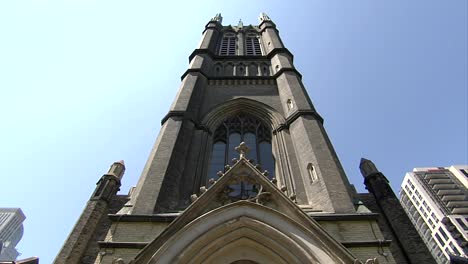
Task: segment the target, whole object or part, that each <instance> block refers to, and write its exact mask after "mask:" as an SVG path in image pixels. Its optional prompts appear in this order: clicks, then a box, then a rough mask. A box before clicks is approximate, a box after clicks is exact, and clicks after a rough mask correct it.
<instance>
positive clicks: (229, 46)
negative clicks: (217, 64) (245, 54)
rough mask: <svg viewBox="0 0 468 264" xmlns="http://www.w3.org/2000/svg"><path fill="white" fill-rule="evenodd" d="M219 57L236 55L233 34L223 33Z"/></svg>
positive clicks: (234, 36)
mask: <svg viewBox="0 0 468 264" xmlns="http://www.w3.org/2000/svg"><path fill="white" fill-rule="evenodd" d="M219 55H224V56H232V55H236V35H235V34H234V33H225V34H224V36H223V39H222V40H221V47H220V49H219Z"/></svg>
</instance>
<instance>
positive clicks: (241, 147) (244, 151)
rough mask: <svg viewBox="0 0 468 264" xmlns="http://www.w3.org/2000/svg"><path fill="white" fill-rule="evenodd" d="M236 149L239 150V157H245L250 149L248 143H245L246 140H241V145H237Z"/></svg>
mask: <svg viewBox="0 0 468 264" xmlns="http://www.w3.org/2000/svg"><path fill="white" fill-rule="evenodd" d="M234 149H235V150H236V151H237V152H239V156H240V158H239V159H242V158H245V154H247V152H249V150H250V149H249V147H247V144H245V142H241V143H240V144H239V146H237V147H235V148H234Z"/></svg>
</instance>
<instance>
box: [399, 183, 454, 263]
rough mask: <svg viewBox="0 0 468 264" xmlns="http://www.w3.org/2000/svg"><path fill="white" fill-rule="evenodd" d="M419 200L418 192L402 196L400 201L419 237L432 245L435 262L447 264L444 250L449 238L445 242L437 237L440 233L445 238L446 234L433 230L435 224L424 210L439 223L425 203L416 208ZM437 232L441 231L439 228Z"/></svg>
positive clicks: (446, 255)
mask: <svg viewBox="0 0 468 264" xmlns="http://www.w3.org/2000/svg"><path fill="white" fill-rule="evenodd" d="M420 199H422V196H421V195H420V193H419V192H417V193H416V192H415V193H414V194H413V195H412V196H408V195H405V194H404V195H403V199H402V200H403V201H405V202H404V203H402V205H404V206H403V207H404V208H405V209H406V210H407V212H409V215H410V220H411V222H412V223H413V224H414V226H415V227H416V230H417V231H418V233H419V234H420V235H421V237H423V238H424V239H425V240H426V241H428V243H429V244H430V245H432V246H431V252H432V253H433V255H434V257H435V258H436V259H437V261H438V262H439V263H447V261H448V259H449V256H448V254H447V253H446V250H445V249H446V247H448V245H447V242H446V241H448V239H449V238H448V237H447V240H444V239H443V238H442V237H441V235H439V232H440V233H441V234H442V236H443V237H444V238H446V233H444V232H441V231H439V232H437V230H436V229H435V227H436V226H435V224H434V223H433V221H432V220H431V219H430V217H429V215H428V213H426V210H428V211H429V213H430V214H431V217H432V218H434V220H435V221H436V222H439V220H438V219H437V217H436V215H435V214H434V213H433V212H430V207H429V206H428V205H427V203H423V204H421V206H418V205H419V204H420V202H419V200H420ZM415 205H416V206H415ZM428 207H429V208H428ZM421 215H424V216H425V218H424V217H421ZM439 230H442V229H440V228H439ZM432 234H434V235H432ZM434 237H435V238H436V239H437V242H438V243H437V242H436V239H434ZM434 249H435V250H434Z"/></svg>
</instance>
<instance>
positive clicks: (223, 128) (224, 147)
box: [207, 113, 275, 196]
mask: <svg viewBox="0 0 468 264" xmlns="http://www.w3.org/2000/svg"><path fill="white" fill-rule="evenodd" d="M240 142H245V143H246V145H247V146H248V147H249V149H250V151H249V153H248V154H247V155H246V156H247V158H248V159H253V160H255V161H256V162H258V163H259V164H260V165H261V167H262V169H263V170H267V171H268V172H269V174H268V178H270V179H272V178H273V177H274V166H275V165H274V160H273V155H272V148H271V130H270V129H269V128H268V127H267V126H266V125H265V124H264V123H263V122H261V121H260V120H258V119H256V118H255V117H252V116H250V115H248V114H243V113H240V114H237V115H234V116H231V117H228V118H226V119H225V120H224V121H223V122H222V123H221V124H220V125H219V126H218V128H217V129H216V130H215V132H214V134H213V147H212V152H211V161H210V164H209V167H208V177H207V178H208V179H210V178H214V179H217V178H218V176H217V172H218V171H224V166H225V165H226V164H229V163H230V161H231V160H232V159H233V158H236V157H238V153H237V152H236V151H235V147H236V146H238V145H239V144H240ZM230 188H231V189H232V192H231V194H230V195H232V196H244V195H247V196H248V195H251V194H253V193H255V192H256V188H257V187H256V186H254V185H251V184H245V183H240V184H236V185H232V186H230Z"/></svg>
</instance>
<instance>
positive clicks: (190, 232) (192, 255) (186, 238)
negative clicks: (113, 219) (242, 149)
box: [132, 154, 356, 263]
mask: <svg viewBox="0 0 468 264" xmlns="http://www.w3.org/2000/svg"><path fill="white" fill-rule="evenodd" d="M220 176H221V177H220V178H219V179H218V181H216V182H214V183H213V184H212V186H210V187H209V188H208V189H207V190H206V191H205V189H204V188H203V187H202V188H201V190H202V191H203V193H202V194H201V196H200V197H198V198H196V196H193V198H196V199H194V202H193V203H192V204H191V205H190V206H189V207H188V208H187V209H186V210H185V211H184V212H183V213H182V214H181V215H180V216H179V217H177V218H176V219H175V220H174V222H172V223H171V224H170V225H169V226H168V227H167V229H166V230H165V231H164V232H163V233H161V235H159V236H158V237H157V238H156V239H155V240H154V241H152V242H151V243H150V244H148V245H147V246H146V247H145V248H144V249H143V250H142V251H141V252H140V253H139V254H138V256H137V257H136V258H135V260H134V261H133V262H132V263H187V261H189V262H190V263H201V262H203V263H210V262H212V263H215V262H216V256H218V257H220V256H221V255H222V257H223V260H224V258H231V260H232V261H235V260H236V259H237V258H242V257H241V256H236V254H239V253H238V252H237V251H242V252H244V254H247V255H248V257H249V258H252V260H254V259H255V258H256V257H258V258H260V259H265V258H270V257H271V258H272V259H275V260H278V263H288V262H291V261H293V262H296V261H300V262H303V261H305V260H308V261H312V260H315V261H318V262H320V263H353V262H354V261H355V259H356V258H355V257H354V256H353V255H352V254H351V253H350V252H349V251H348V250H347V249H346V248H345V247H344V246H343V245H341V244H340V243H338V242H337V241H335V240H334V239H333V238H332V237H331V236H330V235H328V234H327V233H326V231H325V230H324V229H322V228H321V227H320V225H319V224H318V223H317V222H316V221H315V220H313V219H311V218H310V217H309V216H307V215H306V214H305V213H304V212H303V211H302V210H301V209H300V208H299V207H298V206H297V205H296V204H295V203H294V202H293V201H292V200H291V199H290V198H288V197H287V196H286V195H285V194H284V193H283V192H282V191H281V190H280V189H279V188H278V187H277V186H276V185H275V184H273V183H272V182H271V181H270V180H269V179H268V178H267V177H266V176H265V175H264V174H262V173H261V172H260V171H259V170H258V169H257V168H256V167H255V166H254V165H253V164H252V163H250V162H249V161H248V160H247V159H246V158H245V157H243V155H242V154H241V157H240V159H239V160H238V161H237V162H236V163H235V164H234V165H233V166H232V168H228V170H227V171H226V173H225V174H224V175H221V174H220ZM240 182H244V183H246V184H253V185H255V186H257V192H256V193H255V195H254V196H250V197H244V199H243V200H242V199H241V200H237V201H236V199H234V198H233V197H231V196H230V192H231V190H232V189H230V187H229V186H230V185H231V186H232V185H234V184H238V183H240ZM213 241H216V242H213ZM267 241H268V242H267ZM247 245H250V246H247ZM251 247H254V248H255V249H256V251H255V252H257V253H255V252H249V251H251ZM228 249H229V250H228ZM236 249H237V251H236ZM236 252H237V253H236ZM244 257H245V256H244ZM210 259H211V261H208V260H210ZM237 260H239V259H237ZM280 260H281V261H280ZM213 261H214V262H213ZM275 262H276V261H275Z"/></svg>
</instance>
